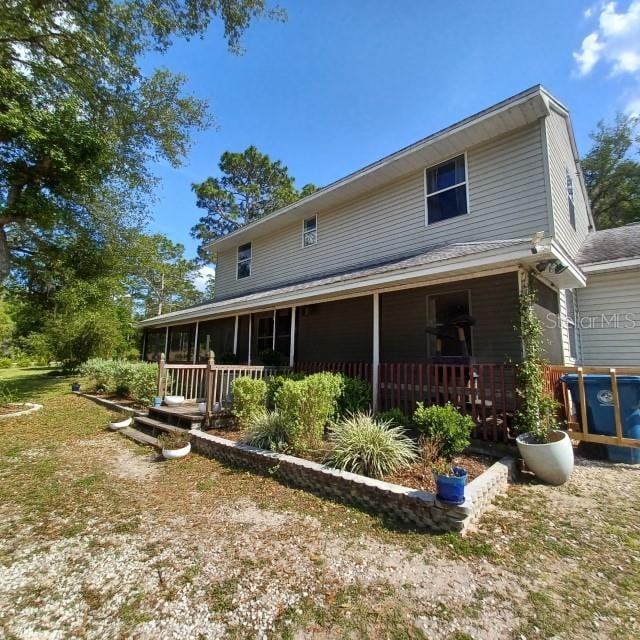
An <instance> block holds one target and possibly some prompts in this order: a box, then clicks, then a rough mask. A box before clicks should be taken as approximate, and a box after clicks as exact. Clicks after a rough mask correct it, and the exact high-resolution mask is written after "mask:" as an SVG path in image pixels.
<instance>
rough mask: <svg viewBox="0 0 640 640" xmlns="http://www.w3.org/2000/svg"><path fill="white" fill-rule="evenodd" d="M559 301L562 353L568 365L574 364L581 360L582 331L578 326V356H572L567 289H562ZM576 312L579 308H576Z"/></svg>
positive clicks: (564, 361)
mask: <svg viewBox="0 0 640 640" xmlns="http://www.w3.org/2000/svg"><path fill="white" fill-rule="evenodd" d="M558 302H559V306H560V318H561V331H562V333H561V339H562V355H563V364H565V365H567V366H574V365H576V364H578V362H579V361H580V352H581V346H580V332H579V331H578V330H577V328H576V352H577V353H576V356H577V357H576V358H572V357H571V348H570V346H569V331H568V323H567V290H566V289H562V290H561V291H560V292H559V295H558ZM576 306H577V296H576ZM576 313H578V310H577V309H576Z"/></svg>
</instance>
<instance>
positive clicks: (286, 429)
mask: <svg viewBox="0 0 640 640" xmlns="http://www.w3.org/2000/svg"><path fill="white" fill-rule="evenodd" d="M246 442H247V444H250V445H251V446H253V447H258V448H260V449H269V450H270V451H286V450H287V449H288V448H289V447H290V446H291V444H292V442H293V433H292V429H291V424H290V423H289V422H288V421H287V420H286V419H285V418H284V416H283V415H282V414H280V413H279V412H278V411H270V412H265V413H263V414H261V415H259V416H258V417H257V418H256V419H255V421H254V423H253V430H252V431H251V433H250V434H249V436H248V437H247V439H246Z"/></svg>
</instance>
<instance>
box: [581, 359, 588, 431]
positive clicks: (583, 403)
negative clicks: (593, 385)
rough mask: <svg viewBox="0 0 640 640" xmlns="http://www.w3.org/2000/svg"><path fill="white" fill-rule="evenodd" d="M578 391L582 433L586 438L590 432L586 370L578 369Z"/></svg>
mask: <svg viewBox="0 0 640 640" xmlns="http://www.w3.org/2000/svg"><path fill="white" fill-rule="evenodd" d="M578 391H579V394H580V421H581V422H582V433H584V435H585V436H586V435H587V433H588V432H589V424H588V422H587V394H586V392H585V390H584V369H583V368H582V367H578Z"/></svg>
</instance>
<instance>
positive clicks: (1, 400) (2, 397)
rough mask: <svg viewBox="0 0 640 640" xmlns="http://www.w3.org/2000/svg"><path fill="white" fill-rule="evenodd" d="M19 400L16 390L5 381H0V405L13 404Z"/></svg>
mask: <svg viewBox="0 0 640 640" xmlns="http://www.w3.org/2000/svg"><path fill="white" fill-rule="evenodd" d="M19 399H20V396H19V393H18V390H17V389H16V388H15V387H13V386H11V384H9V383H8V382H7V381H6V380H0V405H5V404H13V403H14V402H18V400H19Z"/></svg>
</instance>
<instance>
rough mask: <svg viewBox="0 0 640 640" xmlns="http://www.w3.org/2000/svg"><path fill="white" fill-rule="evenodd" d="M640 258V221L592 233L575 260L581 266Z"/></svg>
mask: <svg viewBox="0 0 640 640" xmlns="http://www.w3.org/2000/svg"><path fill="white" fill-rule="evenodd" d="M633 258H640V223H638V222H636V223H633V224H628V225H626V226H624V227H615V228H614V229H602V230H601V231H594V232H592V233H590V234H589V235H588V236H587V237H586V239H585V241H584V242H583V244H582V247H580V251H579V253H578V255H577V256H576V259H575V262H576V264H578V265H580V266H587V265H596V264H603V265H604V264H605V263H612V262H616V261H620V260H629V259H633Z"/></svg>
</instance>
